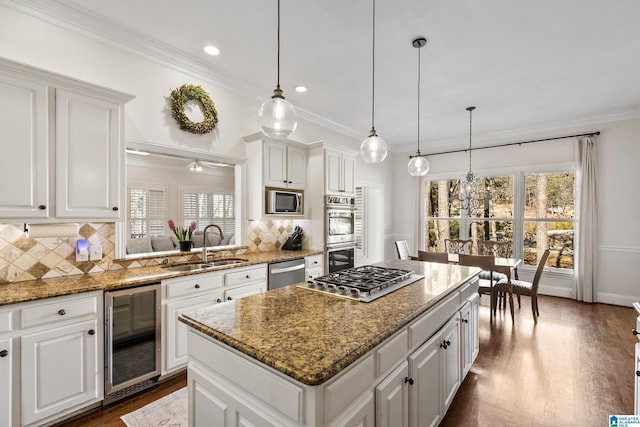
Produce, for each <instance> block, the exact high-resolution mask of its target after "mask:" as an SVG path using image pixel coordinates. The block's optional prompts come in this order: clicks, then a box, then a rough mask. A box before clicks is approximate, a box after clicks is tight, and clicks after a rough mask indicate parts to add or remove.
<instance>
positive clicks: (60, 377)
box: [0, 292, 104, 426]
mask: <svg viewBox="0 0 640 427" xmlns="http://www.w3.org/2000/svg"><path fill="white" fill-rule="evenodd" d="M102 329H103V304H102V292H91V293H82V294H78V295H70V296H64V297H57V298H49V299H46V300H40V301H35V302H27V303H21V304H14V305H9V306H5V307H0V377H1V378H2V380H1V381H0V425H2V426H36V425H43V424H50V423H51V422H53V421H55V420H58V419H61V418H62V417H64V416H66V415H69V414H71V413H73V412H75V411H77V410H80V409H82V408H84V407H86V406H89V405H91V404H94V403H97V402H99V401H101V400H102V398H103V395H104V366H103V357H104V355H103V349H104V345H103V340H104V334H103V331H102Z"/></svg>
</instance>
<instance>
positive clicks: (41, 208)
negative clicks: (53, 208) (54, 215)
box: [38, 205, 47, 211]
mask: <svg viewBox="0 0 640 427" xmlns="http://www.w3.org/2000/svg"><path fill="white" fill-rule="evenodd" d="M38 209H40V210H41V211H43V210H45V209H47V205H38Z"/></svg>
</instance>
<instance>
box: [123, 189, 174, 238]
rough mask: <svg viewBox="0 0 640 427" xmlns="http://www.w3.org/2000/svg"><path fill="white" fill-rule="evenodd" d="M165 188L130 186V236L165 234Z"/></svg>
mask: <svg viewBox="0 0 640 427" xmlns="http://www.w3.org/2000/svg"><path fill="white" fill-rule="evenodd" d="M165 192H166V191H165V189H164V188H158V187H149V186H145V185H136V184H132V185H130V186H129V191H128V193H129V211H128V212H129V221H128V224H129V230H128V234H129V238H130V239H141V238H143V237H157V236H163V235H164V224H165V217H166V214H165V212H166V203H165Z"/></svg>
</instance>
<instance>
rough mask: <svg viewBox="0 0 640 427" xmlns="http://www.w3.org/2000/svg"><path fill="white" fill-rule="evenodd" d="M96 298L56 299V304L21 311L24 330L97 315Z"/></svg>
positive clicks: (40, 305)
mask: <svg viewBox="0 0 640 427" xmlns="http://www.w3.org/2000/svg"><path fill="white" fill-rule="evenodd" d="M97 313H98V298H97V297H96V296H91V297H85V298H74V299H66V298H65V299H56V301H55V302H50V303H45V304H38V305H36V306H31V307H27V308H23V309H22V310H21V313H20V314H21V316H20V317H21V319H22V328H30V327H32V326H38V325H44V324H50V323H53V322H62V321H65V320H69V319H73V318H77V317H82V316H86V315H94V316H95V315H97Z"/></svg>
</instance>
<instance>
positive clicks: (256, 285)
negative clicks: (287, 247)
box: [224, 264, 268, 301]
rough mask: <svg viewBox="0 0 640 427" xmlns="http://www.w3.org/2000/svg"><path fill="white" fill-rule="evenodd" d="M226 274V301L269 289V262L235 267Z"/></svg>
mask: <svg viewBox="0 0 640 427" xmlns="http://www.w3.org/2000/svg"><path fill="white" fill-rule="evenodd" d="M229 271H231V272H230V273H227V274H225V275H224V287H225V290H224V301H231V300H236V299H240V298H244V297H248V296H250V295H255V294H260V293H263V292H266V291H267V275H268V270H267V264H259V265H257V266H255V265H254V266H250V267H241V268H234V269H233V270H229Z"/></svg>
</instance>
